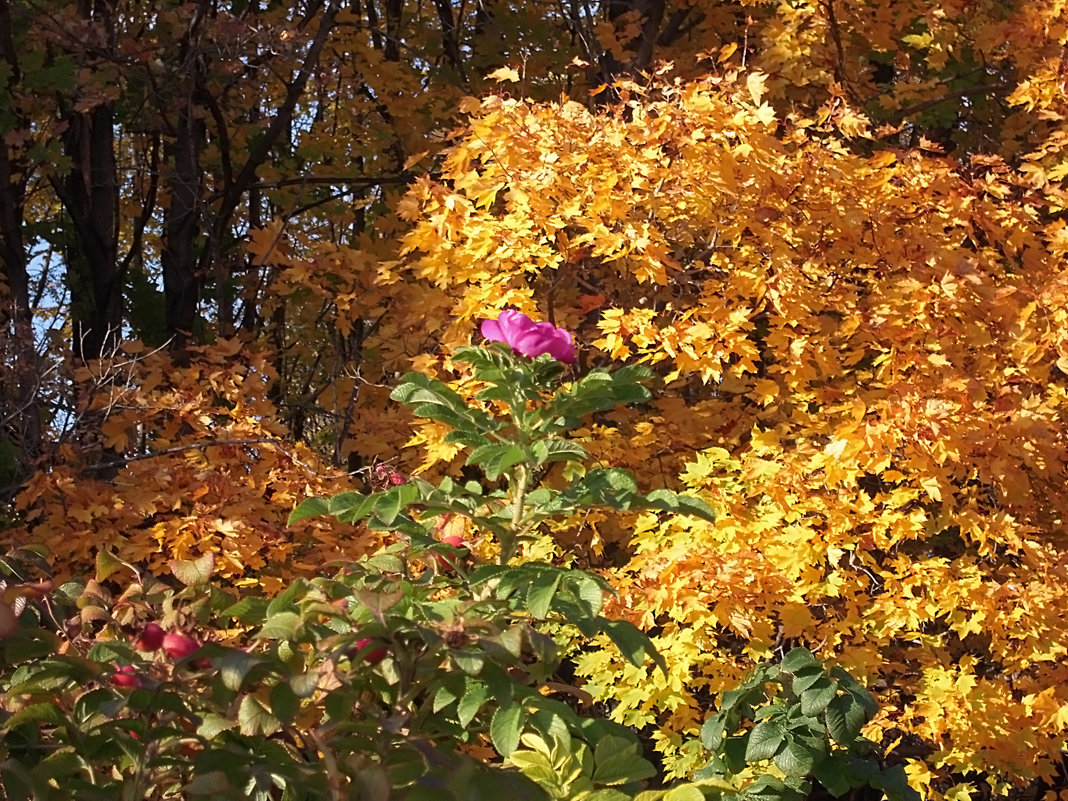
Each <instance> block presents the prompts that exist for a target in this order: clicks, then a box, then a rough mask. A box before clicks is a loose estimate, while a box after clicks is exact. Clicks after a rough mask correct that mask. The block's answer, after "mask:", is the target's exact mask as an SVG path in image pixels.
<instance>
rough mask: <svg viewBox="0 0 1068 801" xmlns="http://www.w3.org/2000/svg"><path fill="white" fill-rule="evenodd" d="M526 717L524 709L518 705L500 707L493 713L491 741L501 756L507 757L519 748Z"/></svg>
mask: <svg viewBox="0 0 1068 801" xmlns="http://www.w3.org/2000/svg"><path fill="white" fill-rule="evenodd" d="M524 717H525V715H524V713H523V707H521V706H519V705H518V704H510V705H508V706H502V707H499V708H498V709H497V711H496V712H494V713H493V718H492V720H490V740H492V741H493V747H494V748H496V749H497V753H499V754H500V755H501V756H503V757H507V756H508V755H509V754H511V753H512V752H513V751H515V749H516V748H518V747H519V735H520V734H521V733H522V731H523V718H524Z"/></svg>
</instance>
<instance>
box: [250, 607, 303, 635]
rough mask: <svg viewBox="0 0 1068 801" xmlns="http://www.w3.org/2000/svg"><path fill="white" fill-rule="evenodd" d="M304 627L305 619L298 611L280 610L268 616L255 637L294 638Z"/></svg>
mask: <svg viewBox="0 0 1068 801" xmlns="http://www.w3.org/2000/svg"><path fill="white" fill-rule="evenodd" d="M303 627H304V621H302V620H301V619H300V615H298V614H297V613H296V612H279V613H278V614H275V615H271V616H270V617H269V618H267V622H266V623H264V624H263V628H261V629H260V630H259V631H258V632H256V634H255V635H254V637H255V638H256V639H257V640H293V639H296V637H297V635H298V633H299V632H300V631H301V629H302V628H303Z"/></svg>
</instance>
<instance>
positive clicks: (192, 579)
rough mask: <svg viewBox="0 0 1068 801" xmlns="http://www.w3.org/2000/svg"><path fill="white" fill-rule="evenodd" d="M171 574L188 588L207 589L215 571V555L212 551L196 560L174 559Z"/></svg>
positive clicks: (171, 564)
mask: <svg viewBox="0 0 1068 801" xmlns="http://www.w3.org/2000/svg"><path fill="white" fill-rule="evenodd" d="M169 566H170V569H171V574H172V575H173V576H174V577H175V578H176V579H178V580H179V581H180V582H182V584H184V585H185V586H187V587H206V586H207V585H208V582H209V581H211V574H212V573H213V572H214V571H215V554H214V553H211V552H210V551H209V552H208V553H206V554H204V555H203V556H200V557H198V558H196V559H192V560H186V559H172V560H171V562H170V565H169Z"/></svg>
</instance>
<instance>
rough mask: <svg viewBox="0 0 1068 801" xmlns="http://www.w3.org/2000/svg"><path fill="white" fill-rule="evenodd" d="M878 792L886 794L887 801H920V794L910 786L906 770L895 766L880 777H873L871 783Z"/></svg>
mask: <svg viewBox="0 0 1068 801" xmlns="http://www.w3.org/2000/svg"><path fill="white" fill-rule="evenodd" d="M869 783H870V784H871V786H872V787H874V788H875V789H876V790H882V791H883V792H884V793H885V794H886V798H887V801H919V798H920V794H919V793H917V792H916V791H915V790H913V789H912V788H911V787H910V786H909V780H908V776H907V775H906V774H905V768H904V767H902V766H901V765H894V766H892V767H889V768H887V769H886V770H884V771H883V772H882V773H881V774H880V775H877V776H873V777H872V779H871V781H870V782H869Z"/></svg>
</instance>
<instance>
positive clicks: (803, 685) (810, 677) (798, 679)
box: [789, 665, 827, 695]
mask: <svg viewBox="0 0 1068 801" xmlns="http://www.w3.org/2000/svg"><path fill="white" fill-rule="evenodd" d="M789 675H790V676H791V678H790V689H791V690H792V691H793V693H794V694H795V695H801V693H803V692H804V691H805V690H807V689H808V688H809V687H812V686H814V685H815V684H817V683H818V682H821V681H825V680H826V676H827V674H826V673H825V672H824V670H823V667H822V666H819V665H817V666H815V667H805V668H801V669H800V670H798V671H797V672H795V673H791V674H789Z"/></svg>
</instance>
